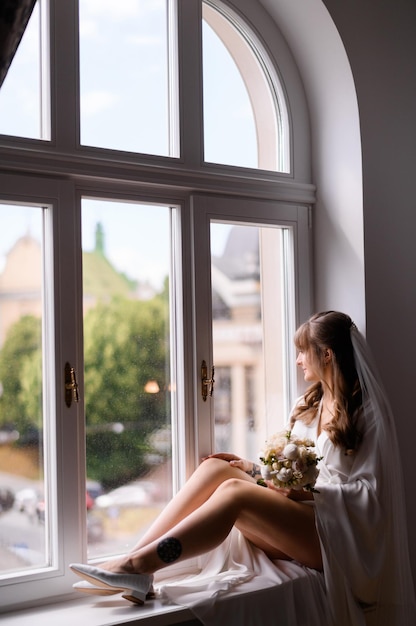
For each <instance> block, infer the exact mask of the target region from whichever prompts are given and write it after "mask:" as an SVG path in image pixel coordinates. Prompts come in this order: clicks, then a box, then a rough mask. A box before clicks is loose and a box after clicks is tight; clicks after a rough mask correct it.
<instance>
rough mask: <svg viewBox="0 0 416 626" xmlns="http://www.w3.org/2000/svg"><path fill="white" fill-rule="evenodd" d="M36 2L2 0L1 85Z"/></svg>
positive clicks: (0, 26)
mask: <svg viewBox="0 0 416 626" xmlns="http://www.w3.org/2000/svg"><path fill="white" fill-rule="evenodd" d="M35 4H36V0H0V87H1V86H2V84H3V82H4V79H5V78H6V75H7V72H8V70H9V67H10V64H11V62H12V60H13V57H14V55H15V53H16V50H17V48H18V46H19V43H20V40H21V39H22V36H23V33H24V32H25V28H26V26H27V23H28V22H29V19H30V16H31V15H32V11H33V7H34V6H35Z"/></svg>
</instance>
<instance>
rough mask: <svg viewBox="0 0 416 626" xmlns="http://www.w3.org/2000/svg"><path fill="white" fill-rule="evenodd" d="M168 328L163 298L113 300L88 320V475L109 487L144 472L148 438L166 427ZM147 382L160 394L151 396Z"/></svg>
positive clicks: (86, 349)
mask: <svg viewBox="0 0 416 626" xmlns="http://www.w3.org/2000/svg"><path fill="white" fill-rule="evenodd" d="M168 328H169V324H168V313H167V305H166V300H165V298H163V297H156V298H154V299H153V300H151V301H138V300H129V299H124V298H118V299H113V300H112V301H111V302H110V303H108V304H105V303H100V304H98V305H97V306H96V307H95V308H94V309H91V310H90V311H88V313H87V314H86V316H85V321H84V355H85V379H84V382H85V384H84V388H85V402H86V405H85V413H86V425H87V471H88V475H89V476H90V477H91V478H96V479H98V480H101V481H102V482H104V483H105V484H106V485H107V486H115V485H116V484H121V483H123V482H126V481H127V480H128V479H131V478H134V477H137V476H138V475H140V474H141V473H143V472H144V470H145V468H146V463H145V455H146V453H147V452H148V451H149V443H148V441H149V436H150V435H151V434H152V433H153V432H154V431H155V430H157V429H158V428H161V427H162V426H166V424H167V416H168V415H169V414H170V410H169V406H168V401H169V399H168V392H167V389H168V384H169V378H170V375H169V367H168V365H167V363H168V354H169V352H168V350H169V347H168V332H167V329H168ZM149 381H155V382H156V383H157V385H158V387H159V389H160V390H161V391H160V392H159V393H147V392H146V391H145V386H146V383H148V382H149ZM169 423H170V420H169Z"/></svg>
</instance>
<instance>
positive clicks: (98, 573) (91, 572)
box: [69, 563, 153, 604]
mask: <svg viewBox="0 0 416 626" xmlns="http://www.w3.org/2000/svg"><path fill="white" fill-rule="evenodd" d="M69 567H70V568H71V570H72V571H73V572H74V573H75V574H78V576H81V578H84V580H86V581H88V582H89V583H92V585H93V586H96V584H97V582H98V587H103V588H104V589H109V590H110V591H112V592H113V593H114V594H115V593H120V592H124V593H123V598H125V599H126V600H130V602H134V603H135V604H143V603H144V601H145V600H146V595H147V594H148V592H149V591H150V588H151V586H152V583H153V576H150V575H148V574H118V573H114V572H108V571H107V570H104V569H101V568H99V567H93V566H92V565H84V564H83V563H72V564H71V565H70V566H69ZM99 595H101V594H99Z"/></svg>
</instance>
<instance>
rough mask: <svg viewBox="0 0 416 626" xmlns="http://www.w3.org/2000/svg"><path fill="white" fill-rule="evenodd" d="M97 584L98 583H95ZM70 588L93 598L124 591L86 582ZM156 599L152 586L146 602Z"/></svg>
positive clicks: (81, 581)
mask: <svg viewBox="0 0 416 626" xmlns="http://www.w3.org/2000/svg"><path fill="white" fill-rule="evenodd" d="M97 583H98V581H97ZM72 588H73V589H75V591H80V592H81V593H86V594H89V595H93V596H114V595H116V594H118V593H123V591H124V589H121V588H118V587H117V588H116V587H112V588H110V587H102V586H101V585H100V584H96V585H93V584H92V583H89V582H88V581H87V580H80V582H79V583H74V584H73V585H72ZM155 597H156V594H155V590H154V589H153V585H152V586H151V587H150V589H149V591H148V592H147V594H146V600H154V598H155Z"/></svg>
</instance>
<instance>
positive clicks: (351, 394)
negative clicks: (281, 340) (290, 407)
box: [292, 311, 362, 453]
mask: <svg viewBox="0 0 416 626" xmlns="http://www.w3.org/2000/svg"><path fill="white" fill-rule="evenodd" d="M352 325H353V322H352V320H351V318H350V317H349V316H348V315H345V313H338V312H337V311H325V312H323V313H316V314H315V315H313V316H312V317H311V318H310V319H309V320H308V321H307V322H305V323H304V324H302V325H301V326H300V327H299V328H298V330H297V331H296V333H295V346H296V348H297V350H299V351H301V352H305V353H307V354H308V355H309V356H310V358H311V360H312V362H313V364H314V366H315V367H316V368H317V371H318V372H319V373H321V374H322V376H321V379H322V378H323V371H324V358H325V353H326V351H327V350H328V348H329V349H330V350H331V351H332V359H331V361H330V367H332V381H333V389H331V390H330V391H331V393H332V395H333V397H334V408H335V419H334V420H333V421H332V423H331V424H330V425H328V426H327V427H326V430H327V432H328V436H329V438H330V439H331V441H332V442H333V443H334V444H335V445H337V446H341V447H342V448H344V450H345V452H346V453H351V452H353V451H354V450H356V449H357V448H358V446H359V444H360V441H361V439H362V433H361V431H360V430H359V428H358V425H357V420H358V417H359V413H360V409H361V407H362V394H361V388H360V384H359V380H358V375H357V370H356V368H355V364H354V353H353V348H352V343H351V327H352ZM323 392H324V390H323V388H322V383H321V382H320V381H319V382H316V383H313V384H312V385H311V386H310V387H309V388H308V389H307V390H306V392H305V394H304V396H303V399H302V400H301V401H300V402H299V403H298V404H297V406H296V408H295V411H294V413H293V415H292V421H294V420H297V419H300V420H302V421H304V422H306V423H310V422H311V421H312V420H313V419H314V417H315V416H316V411H317V409H318V406H319V403H320V401H321V398H322V395H323Z"/></svg>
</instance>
